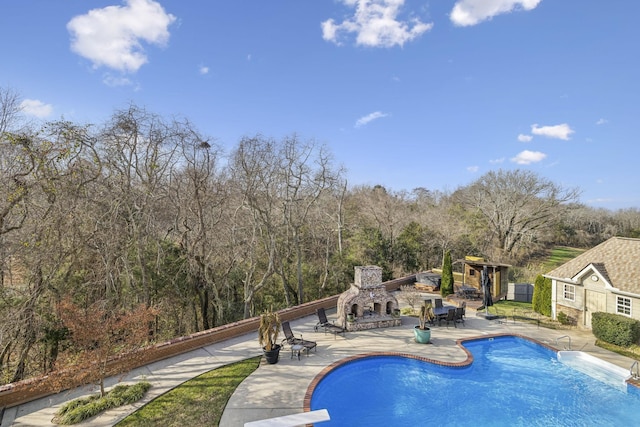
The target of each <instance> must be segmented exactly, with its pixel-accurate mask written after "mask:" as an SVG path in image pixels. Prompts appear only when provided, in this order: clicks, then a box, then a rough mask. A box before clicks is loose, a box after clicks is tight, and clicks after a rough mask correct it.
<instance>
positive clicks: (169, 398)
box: [116, 357, 261, 427]
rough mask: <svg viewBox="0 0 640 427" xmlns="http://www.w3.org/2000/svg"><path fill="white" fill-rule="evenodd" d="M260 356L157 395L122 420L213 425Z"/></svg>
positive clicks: (138, 423) (141, 423)
mask: <svg viewBox="0 0 640 427" xmlns="http://www.w3.org/2000/svg"><path fill="white" fill-rule="evenodd" d="M260 359H261V357H254V358H252V359H246V360H243V361H240V362H237V363H234V364H231V365H226V366H222V367H220V368H218V369H214V370H212V371H209V372H205V373H204V374H202V375H200V376H198V377H195V378H193V379H191V380H189V381H186V382H184V383H183V384H181V385H179V386H178V387H176V388H174V389H173V390H170V391H168V392H167V393H165V394H163V395H161V396H158V397H157V398H155V399H154V400H152V401H151V402H149V403H148V404H146V405H145V406H143V407H142V408H140V409H139V410H137V411H136V412H134V413H133V414H131V415H129V416H128V417H127V418H125V419H124V420H122V421H120V422H119V423H118V424H116V425H117V426H118V427H125V426H126V427H131V426H136V427H137V426H163V427H182V426H193V427H195V426H205V425H206V426H217V425H219V424H220V418H221V417H222V412H223V411H224V408H225V406H226V405H227V402H228V401H229V398H230V397H231V395H232V394H233V392H234V391H235V389H236V388H237V387H238V385H239V384H240V383H241V382H242V381H243V380H244V379H245V378H246V377H248V376H249V375H250V374H251V373H252V372H253V371H255V370H256V369H257V368H258V366H259V365H260Z"/></svg>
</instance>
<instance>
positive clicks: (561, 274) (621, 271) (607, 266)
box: [544, 237, 640, 294]
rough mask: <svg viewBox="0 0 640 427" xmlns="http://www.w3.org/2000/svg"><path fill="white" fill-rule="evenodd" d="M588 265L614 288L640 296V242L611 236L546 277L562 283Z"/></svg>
mask: <svg viewBox="0 0 640 427" xmlns="http://www.w3.org/2000/svg"><path fill="white" fill-rule="evenodd" d="M588 266H591V267H592V268H593V270H595V271H597V272H598V273H599V274H600V275H601V276H602V277H603V278H604V279H606V280H607V281H608V282H609V284H610V285H611V286H613V287H614V288H616V289H618V290H620V291H622V292H630V293H634V294H640V280H639V278H640V239H632V238H627V237H612V238H610V239H609V240H607V241H605V242H602V243H600V244H599V245H598V246H596V247H594V248H592V249H589V250H588V251H586V252H584V253H582V254H580V255H578V256H577V257H575V258H574V259H572V260H570V261H567V262H566V263H564V264H562V265H561V266H560V267H557V268H555V269H553V270H551V271H550V272H548V273H547V274H545V275H544V276H545V277H550V278H553V279H559V280H562V279H574V277H575V276H576V275H577V274H578V273H580V272H581V271H582V270H584V269H585V268H586V267H588Z"/></svg>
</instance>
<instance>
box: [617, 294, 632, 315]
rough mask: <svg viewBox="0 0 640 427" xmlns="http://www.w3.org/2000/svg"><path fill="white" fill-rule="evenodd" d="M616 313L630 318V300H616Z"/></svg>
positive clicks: (620, 298) (622, 298) (618, 298)
mask: <svg viewBox="0 0 640 427" xmlns="http://www.w3.org/2000/svg"><path fill="white" fill-rule="evenodd" d="M616 313H618V314H624V315H626V316H631V298H627V297H617V298H616Z"/></svg>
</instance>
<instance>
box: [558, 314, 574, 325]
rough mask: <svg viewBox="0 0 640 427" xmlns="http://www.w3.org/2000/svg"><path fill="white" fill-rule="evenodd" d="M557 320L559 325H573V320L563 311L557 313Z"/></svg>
mask: <svg viewBox="0 0 640 427" xmlns="http://www.w3.org/2000/svg"><path fill="white" fill-rule="evenodd" d="M557 318H558V322H560V324H561V325H573V324H574V323H575V322H574V321H573V319H572V318H571V317H569V316H568V315H567V314H566V313H565V312H563V311H561V312H559V313H558V316H557Z"/></svg>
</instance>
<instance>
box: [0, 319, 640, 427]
mask: <svg viewBox="0 0 640 427" xmlns="http://www.w3.org/2000/svg"><path fill="white" fill-rule="evenodd" d="M328 315H329V319H330V320H331V318H332V317H335V312H334V311H333V312H332V311H330V312H328ZM316 321H317V319H316V317H315V316H308V317H305V318H303V319H299V320H296V321H293V322H291V327H292V329H293V332H294V333H295V334H296V335H299V334H303V337H304V338H305V339H308V340H313V341H317V343H318V346H317V349H316V351H315V352H314V351H312V352H311V353H310V354H309V356H308V357H307V355H306V354H303V355H302V357H301V358H300V360H298V358H297V357H293V358H291V357H290V356H291V353H290V350H289V348H288V347H285V348H283V350H282V351H281V353H280V361H279V362H278V363H277V364H275V365H269V364H266V363H262V364H261V366H260V367H259V368H258V369H257V370H256V371H255V372H254V373H253V374H252V375H250V376H249V377H248V378H247V379H246V380H245V381H244V382H243V383H242V384H240V386H239V387H238V388H237V390H236V392H235V393H234V394H233V396H232V397H231V399H230V400H229V402H228V404H227V407H226V409H225V411H224V414H223V416H222V420H221V423H220V425H221V426H223V427H242V426H244V424H245V423H246V422H250V421H256V420H261V419H266V418H273V417H279V416H284V415H291V414H297V413H300V412H303V405H304V397H305V393H306V391H307V388H308V387H309V384H310V383H311V381H312V380H313V379H314V378H315V376H316V375H318V373H319V372H321V371H322V370H323V369H324V368H325V367H327V366H328V365H331V364H332V363H334V362H336V361H338V360H340V359H343V358H346V357H350V356H354V355H358V354H363V353H375V352H401V353H410V354H416V355H420V356H424V357H428V358H430V359H436V360H439V361H443V362H462V361H464V360H466V358H467V355H466V353H465V352H464V351H463V350H462V349H460V348H459V347H458V346H457V345H456V340H458V339H460V338H469V337H478V336H483V335H492V334H500V333H509V334H519V335H524V336H527V337H531V338H533V339H536V340H538V341H540V342H543V343H545V344H548V345H550V346H552V347H555V348H558V349H560V350H563V349H565V347H566V346H567V345H568V343H569V340H568V339H566V338H565V339H562V340H561V341H560V343H559V345H556V340H557V339H558V338H559V337H561V336H564V335H569V336H570V337H571V348H572V350H581V351H585V352H587V353H590V354H592V355H594V356H596V357H599V358H601V359H604V360H606V361H608V362H611V363H613V364H615V365H618V366H620V367H622V368H625V369H628V368H629V367H630V366H631V364H632V363H633V360H632V359H629V358H626V357H623V356H620V355H618V354H615V353H612V352H609V351H607V350H604V349H601V348H599V347H596V346H595V345H594V342H595V338H594V337H593V335H592V334H591V333H590V332H584V331H580V330H577V329H571V330H553V329H546V328H542V327H537V326H536V325H531V324H528V323H524V322H519V321H516V322H514V321H513V320H512V319H508V320H506V321H501V322H499V321H495V320H485V319H484V318H481V317H477V316H476V312H475V310H474V309H472V308H468V309H467V318H466V322H465V325H464V326H462V325H458V327H454V326H453V325H449V327H446V326H445V325H444V323H443V325H442V326H433V327H432V328H431V329H432V337H431V341H432V343H431V344H416V343H415V342H414V340H413V331H412V329H413V327H414V326H415V325H417V319H416V318H414V317H406V316H403V317H402V326H398V327H392V328H383V329H371V330H366V331H358V332H348V333H347V334H346V336H344V337H343V336H342V335H338V336H335V335H333V334H324V333H323V332H322V331H320V332H314V325H315V324H316ZM261 353H262V351H261V349H260V347H259V346H258V342H257V337H256V334H247V335H244V336H242V337H238V338H234V339H230V340H227V341H225V342H221V343H218V344H214V345H211V346H206V347H202V348H200V349H198V350H195V351H192V352H190V353H186V354H183V355H181V356H177V357H174V358H170V359H166V360H164V361H162V362H158V363H155V364H152V365H148V366H145V367H143V368H140V369H137V370H135V371H133V372H131V373H129V375H127V376H126V377H125V378H123V379H121V378H111V379H110V380H109V384H114V383H116V382H118V380H123V381H127V380H132V379H135V380H137V379H141V378H143V377H144V378H145V379H146V380H147V381H150V382H151V383H152V385H153V387H152V388H151V390H150V391H149V392H148V393H147V395H146V396H145V398H144V399H143V400H142V401H140V402H138V403H136V404H135V405H130V406H128V407H123V408H119V409H117V410H112V411H108V412H106V413H104V414H102V415H100V416H98V417H96V418H94V419H92V420H90V421H88V422H85V423H82V424H78V425H81V426H91V427H98V426H112V425H114V424H115V423H117V422H118V421H119V420H121V419H122V418H124V417H126V416H127V415H128V414H130V413H132V412H134V411H135V410H136V409H137V408H139V407H141V406H142V405H144V404H145V403H147V402H149V401H150V400H151V399H153V398H154V397H156V396H158V395H160V394H162V393H164V392H166V391H167V390H169V389H171V388H173V387H175V386H177V385H179V384H181V383H182V382H184V381H186V380H188V379H190V378H193V377H195V376H197V375H199V374H201V373H203V372H206V371H209V370H211V369H215V368H217V367H220V366H223V365H226V364H229V363H233V362H235V361H239V360H242V359H246V358H249V357H254V356H258V355H260V354H261ZM91 392H95V389H94V388H90V387H85V388H81V389H77V390H74V391H71V392H66V393H60V394H57V395H53V396H50V397H47V398H43V399H39V400H37V401H34V402H30V403H27V404H24V405H20V406H17V407H12V408H8V409H6V411H5V413H4V416H3V419H2V424H1V427H9V426H52V425H54V424H52V423H51V419H52V418H53V416H54V414H55V412H56V411H57V410H58V409H59V408H60V406H61V405H62V404H64V403H65V402H67V401H69V400H72V399H75V398H77V397H79V396H82V395H86V394H88V393H91ZM319 425H322V424H319Z"/></svg>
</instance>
